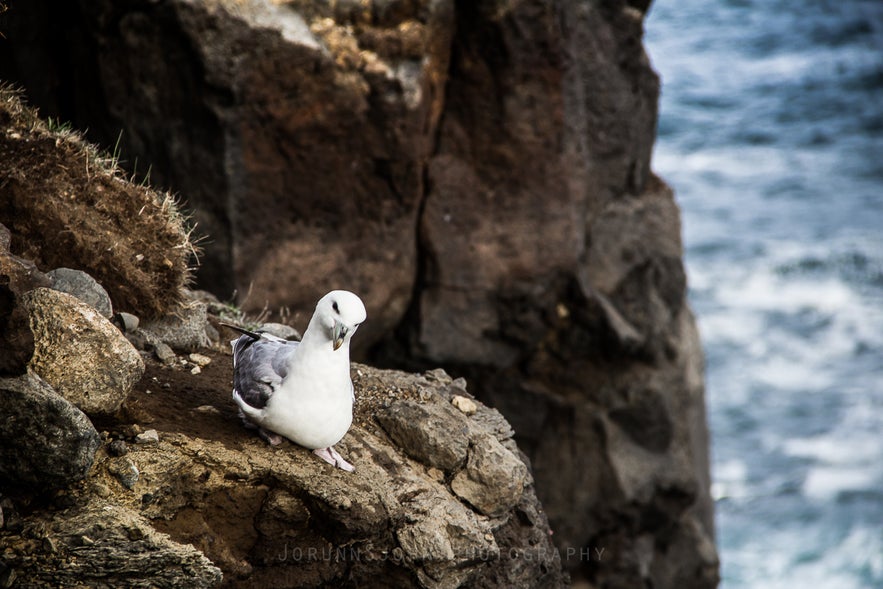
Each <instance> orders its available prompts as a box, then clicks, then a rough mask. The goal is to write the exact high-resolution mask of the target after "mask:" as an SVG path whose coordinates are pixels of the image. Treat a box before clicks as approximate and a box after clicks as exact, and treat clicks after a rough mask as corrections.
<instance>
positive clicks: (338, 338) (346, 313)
mask: <svg viewBox="0 0 883 589" xmlns="http://www.w3.org/2000/svg"><path fill="white" fill-rule="evenodd" d="M316 315H317V316H318V318H319V320H320V322H321V324H322V327H323V328H325V329H326V330H327V333H328V338H329V339H330V340H331V342H332V344H333V346H334V349H335V350H337V349H339V348H340V347H341V346H342V345H343V344H344V342H348V341H349V340H350V338H351V337H353V334H354V333H355V332H356V329H358V327H359V325H360V324H361V323H362V322H363V321H364V320H365V318H366V317H367V314H366V312H365V305H364V304H363V303H362V299H360V298H359V297H358V296H356V295H355V294H353V293H351V292H350V291H348V290H332V291H331V292H329V293H328V294H327V295H325V296H324V297H322V298H321V299H319V302H318V304H316Z"/></svg>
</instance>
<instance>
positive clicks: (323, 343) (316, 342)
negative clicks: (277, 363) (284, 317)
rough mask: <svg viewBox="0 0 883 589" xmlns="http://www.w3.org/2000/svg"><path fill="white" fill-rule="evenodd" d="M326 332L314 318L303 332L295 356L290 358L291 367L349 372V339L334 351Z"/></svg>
mask: <svg viewBox="0 0 883 589" xmlns="http://www.w3.org/2000/svg"><path fill="white" fill-rule="evenodd" d="M326 331H327V330H326V329H325V328H324V327H323V326H322V325H321V324H320V323H319V322H318V321H316V319H315V317H314V318H313V320H311V321H310V324H309V325H308V326H307V330H306V331H305V332H304V336H303V338H302V339H301V342H300V346H299V347H298V350H297V354H294V355H293V356H292V358H291V366H311V365H313V366H314V365H317V364H318V365H321V367H322V368H330V367H345V368H346V370H347V371H349V365H350V342H349V339H347V340H346V341H344V342H343V345H342V346H340V348H338V349H337V350H335V349H334V343H333V342H332V341H331V338H329V337H328V335H327V334H326ZM347 373H348V372H347Z"/></svg>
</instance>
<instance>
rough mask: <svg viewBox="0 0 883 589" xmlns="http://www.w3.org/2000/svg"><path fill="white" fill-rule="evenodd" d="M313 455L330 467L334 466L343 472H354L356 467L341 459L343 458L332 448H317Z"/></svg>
mask: <svg viewBox="0 0 883 589" xmlns="http://www.w3.org/2000/svg"><path fill="white" fill-rule="evenodd" d="M313 454H315V455H316V456H318V457H319V458H321V459H322V460H324V461H325V462H327V463H328V464H330V465H332V466H336V467H337V468H339V469H341V470H345V471H347V472H353V471H354V470H356V467H355V466H353V465H352V464H350V463H349V462H347V461H346V460H344V459H343V456H341V455H340V454H338V453H337V450H335V449H334V447H333V446H328V447H327V448H318V449H316V450H313Z"/></svg>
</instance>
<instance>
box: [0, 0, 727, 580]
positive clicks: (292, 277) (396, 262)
mask: <svg viewBox="0 0 883 589" xmlns="http://www.w3.org/2000/svg"><path fill="white" fill-rule="evenodd" d="M647 4H648V3H646V2H627V1H610V2H562V3H556V2H548V1H541V0H526V1H514V0H513V1H503V2H491V1H483V0H482V1H477V2H465V1H464V2H457V1H454V0H447V1H446V0H439V1H433V2H410V1H383V2H381V1H372V2H334V3H318V2H300V1H297V0H292V1H290V2H275V1H268V0H248V1H233V0H210V1H205V2H199V3H194V2H185V1H183V0H181V1H178V0H173V1H169V2H162V3H137V2H133V3H119V2H109V1H98V2H94V1H90V2H71V3H65V5H64V6H63V7H59V6H55V5H53V4H52V3H49V2H43V1H33V2H28V3H26V4H22V5H21V6H18V5H16V6H15V7H14V8H13V9H12V10H10V11H8V12H7V14H5V15H4V16H3V18H4V22H3V26H4V29H3V30H4V31H5V32H6V37H7V41H6V42H5V43H3V44H0V76H2V77H5V78H7V79H11V80H15V81H17V82H18V83H20V84H23V85H24V86H25V87H26V88H27V91H28V94H29V96H30V98H31V100H33V101H34V102H35V103H36V104H38V105H40V106H41V107H42V108H43V109H44V112H46V113H48V114H52V115H53V116H56V117H61V119H62V120H70V121H72V122H73V123H74V125H75V126H76V127H78V128H88V129H90V133H91V136H92V137H94V138H95V139H96V140H98V141H101V142H103V143H104V144H105V145H113V144H115V143H116V142H117V141H119V143H120V145H121V149H122V152H123V153H124V154H125V156H126V157H127V159H129V160H130V162H132V164H130V165H131V167H132V168H134V165H133V164H134V162H135V161H136V160H137V161H138V162H139V164H138V167H139V169H141V170H144V169H146V168H147V166H148V165H150V166H151V179H152V180H153V181H154V182H155V183H158V184H160V185H164V186H168V187H171V188H173V189H174V190H176V191H178V192H179V193H180V194H181V195H182V197H183V198H185V199H186V202H187V204H188V206H189V207H191V208H192V209H193V211H194V213H193V214H194V219H195V220H196V221H198V223H199V225H198V226H199V228H200V230H201V231H203V232H205V233H207V234H208V235H210V240H208V241H206V242H205V244H204V248H205V256H204V258H203V260H202V265H201V267H200V270H199V276H198V278H199V280H200V283H201V285H203V286H205V287H207V288H209V289H211V290H213V291H215V292H216V293H218V294H220V295H222V296H229V295H230V294H231V293H233V292H234V291H235V292H237V293H239V295H240V303H241V304H242V305H243V306H244V307H245V308H246V310H249V311H251V312H256V311H259V310H262V309H264V308H265V307H266V308H267V309H269V310H271V311H272V312H282V311H284V310H291V311H294V312H295V313H297V312H300V311H302V310H305V309H309V308H311V305H312V302H313V301H315V299H316V298H317V297H318V296H319V295H321V294H322V293H323V292H324V291H326V290H328V289H329V288H331V287H339V286H346V287H347V288H350V289H352V290H356V291H357V292H359V293H360V294H361V295H363V298H364V300H365V301H366V304H367V307H368V312H369V316H370V317H371V321H369V322H368V323H366V325H365V329H364V330H360V337H361V340H362V343H363V344H364V347H363V349H362V350H361V353H362V357H364V358H370V359H372V361H373V362H375V363H380V364H386V365H391V366H408V367H412V368H414V369H417V370H425V369H427V368H431V367H434V366H438V365H442V366H445V367H447V368H448V370H449V371H450V372H452V373H455V374H459V375H464V376H467V377H468V379H469V382H470V390H471V391H473V392H474V393H475V394H476V395H477V396H478V397H479V398H481V399H483V400H484V401H486V402H487V403H488V404H489V405H491V406H493V407H496V408H498V409H499V410H500V411H501V412H502V413H503V414H504V415H505V416H506V417H507V419H508V420H509V421H510V422H511V423H512V425H513V427H514V429H515V436H516V437H515V439H516V440H517V441H518V443H519V447H520V448H521V449H522V450H523V451H524V452H525V453H526V455H527V457H529V459H530V462H531V464H532V467H533V476H534V478H535V480H536V485H537V493H538V495H539V496H540V498H541V499H542V500H543V502H544V505H545V508H546V512H547V513H548V516H549V519H550V522H551V526H552V529H553V530H554V532H555V534H554V536H553V538H554V540H555V542H556V545H557V547H558V550H559V551H560V554H561V555H562V558H563V565H564V566H565V568H567V569H568V570H571V571H574V572H575V573H576V574H578V575H579V576H580V577H582V578H584V579H586V580H588V581H589V582H590V583H593V584H596V585H599V586H626V587H630V586H635V585H640V584H646V583H651V584H653V586H656V587H674V586H682V587H709V586H713V585H714V584H715V582H716V570H717V561H716V556H715V552H714V547H713V525H712V510H711V503H710V500H709V495H708V484H709V483H708V460H707V445H708V440H707V431H706V425H705V415H704V413H705V411H704V401H703V394H704V393H703V381H702V354H701V348H700V345H699V341H698V335H697V333H696V330H695V324H694V321H693V318H692V316H691V314H690V311H689V309H688V307H687V305H686V302H685V293H686V279H685V273H684V269H683V263H682V248H681V242H680V226H679V214H678V210H677V206H676V204H675V202H674V198H673V195H672V193H671V191H670V189H669V188H668V187H667V186H666V185H665V184H664V183H663V182H662V181H661V180H659V179H658V178H656V177H655V176H654V175H653V173H652V171H651V170H650V154H651V150H652V145H653V141H654V134H655V123H656V104H657V98H658V92H659V83H658V79H657V77H656V75H655V74H654V72H653V70H652V68H651V67H650V64H649V60H648V58H647V56H646V55H645V53H644V50H643V46H642V43H641V36H642V33H643V16H644V12H645V11H646V9H647ZM120 130H122V135H120ZM120 137H121V138H120ZM283 314H284V313H283ZM294 319H295V320H297V319H298V317H297V315H295V317H294ZM304 319H305V318H304ZM363 331H364V333H363ZM594 549H597V550H598V551H599V552H600V555H601V556H599V557H597V558H595V557H593V556H592V555H593V554H596V553H593V552H592V550H594Z"/></svg>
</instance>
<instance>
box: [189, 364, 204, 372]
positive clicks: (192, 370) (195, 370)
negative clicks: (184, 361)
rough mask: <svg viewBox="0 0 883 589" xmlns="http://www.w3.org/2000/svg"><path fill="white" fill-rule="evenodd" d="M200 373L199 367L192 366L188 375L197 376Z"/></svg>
mask: <svg viewBox="0 0 883 589" xmlns="http://www.w3.org/2000/svg"><path fill="white" fill-rule="evenodd" d="M200 372H202V368H200V367H199V366H194V367H193V368H191V369H190V374H199V373H200Z"/></svg>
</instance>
